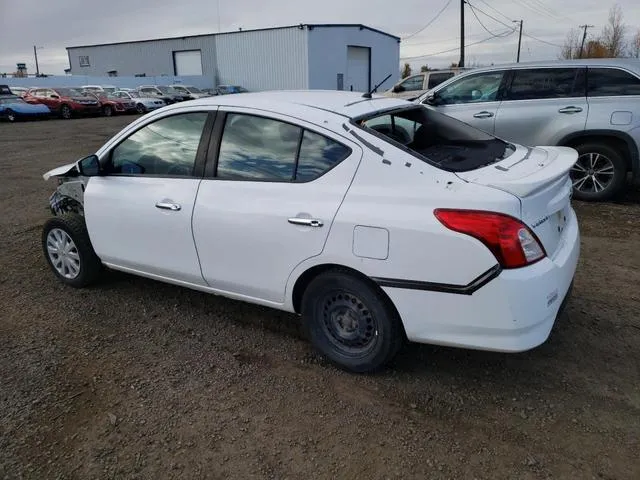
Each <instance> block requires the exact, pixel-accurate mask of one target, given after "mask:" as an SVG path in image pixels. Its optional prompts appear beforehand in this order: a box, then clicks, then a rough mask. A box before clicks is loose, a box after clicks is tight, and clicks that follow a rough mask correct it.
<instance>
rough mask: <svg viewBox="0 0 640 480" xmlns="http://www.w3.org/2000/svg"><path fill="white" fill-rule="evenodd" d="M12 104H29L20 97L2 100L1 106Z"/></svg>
mask: <svg viewBox="0 0 640 480" xmlns="http://www.w3.org/2000/svg"><path fill="white" fill-rule="evenodd" d="M10 103H27V102H25V101H24V100H23V99H21V98H20V97H11V98H0V105H8V104H10Z"/></svg>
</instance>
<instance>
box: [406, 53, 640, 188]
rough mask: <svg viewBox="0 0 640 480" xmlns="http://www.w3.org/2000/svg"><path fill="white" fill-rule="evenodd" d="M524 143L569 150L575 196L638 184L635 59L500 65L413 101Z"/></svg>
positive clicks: (639, 73) (639, 71) (639, 106)
mask: <svg viewBox="0 0 640 480" xmlns="http://www.w3.org/2000/svg"><path fill="white" fill-rule="evenodd" d="M417 101H418V102H420V103H423V104H426V105H430V106H431V107H432V108H435V109H437V110H439V111H441V112H443V113H446V114H448V115H451V116H453V117H456V118H458V119H460V120H462V121H464V122H466V123H468V124H470V125H473V126H475V127H477V128H480V129H482V130H484V131H486V132H488V133H491V134H495V135H496V136H498V137H500V138H504V139H505V140H508V141H513V142H516V143H520V144H523V145H559V146H569V147H572V148H575V149H576V150H577V151H578V153H579V157H578V161H577V162H576V165H575V166H574V167H573V169H572V171H571V178H572V180H573V189H574V195H575V197H576V198H578V199H580V200H592V201H602V200H608V199H611V198H613V197H615V196H616V195H617V194H619V193H620V192H621V191H623V190H624V188H625V186H626V181H627V173H628V172H631V173H632V174H633V176H634V178H635V180H638V179H640V160H639V154H638V149H639V147H640V61H639V60H631V59H617V60H611V59H592V60H567V61H551V62H536V63H519V64H514V65H503V66H500V67H492V68H486V69H477V70H474V71H473V72H469V73H465V74H464V75H460V76H457V77H455V78H453V79H451V80H449V81H447V82H445V83H443V84H442V85H439V86H437V87H436V88H435V89H433V90H432V91H431V92H428V93H427V94H425V95H423V96H422V97H420V99H418V100H417Z"/></svg>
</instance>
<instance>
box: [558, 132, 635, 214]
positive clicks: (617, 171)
mask: <svg viewBox="0 0 640 480" xmlns="http://www.w3.org/2000/svg"><path fill="white" fill-rule="evenodd" d="M575 149H576V150H577V151H578V160H577V161H576V163H575V165H574V166H573V167H572V168H571V172H570V175H571V181H572V182H573V192H574V197H575V198H577V199H578V200H584V201H591V202H600V201H604V200H610V199H611V198H613V197H614V196H616V195H617V194H618V193H620V191H621V190H622V189H623V188H624V185H625V181H626V177H627V164H626V162H625V159H624V158H623V156H622V155H621V154H620V152H618V151H617V150H616V149H614V148H612V147H610V146H608V145H605V144H601V143H584V144H582V145H578V146H577V147H575Z"/></svg>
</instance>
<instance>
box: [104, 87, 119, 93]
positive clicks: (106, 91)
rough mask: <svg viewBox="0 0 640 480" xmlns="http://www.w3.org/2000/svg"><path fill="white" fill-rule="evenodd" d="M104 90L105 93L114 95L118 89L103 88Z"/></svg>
mask: <svg viewBox="0 0 640 480" xmlns="http://www.w3.org/2000/svg"><path fill="white" fill-rule="evenodd" d="M102 90H103V91H104V92H105V93H113V92H115V91H116V90H117V89H116V87H102Z"/></svg>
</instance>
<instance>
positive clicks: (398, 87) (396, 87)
mask: <svg viewBox="0 0 640 480" xmlns="http://www.w3.org/2000/svg"><path fill="white" fill-rule="evenodd" d="M400 92H404V87H403V86H402V85H394V86H393V93H400Z"/></svg>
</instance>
